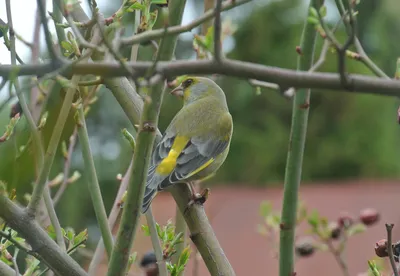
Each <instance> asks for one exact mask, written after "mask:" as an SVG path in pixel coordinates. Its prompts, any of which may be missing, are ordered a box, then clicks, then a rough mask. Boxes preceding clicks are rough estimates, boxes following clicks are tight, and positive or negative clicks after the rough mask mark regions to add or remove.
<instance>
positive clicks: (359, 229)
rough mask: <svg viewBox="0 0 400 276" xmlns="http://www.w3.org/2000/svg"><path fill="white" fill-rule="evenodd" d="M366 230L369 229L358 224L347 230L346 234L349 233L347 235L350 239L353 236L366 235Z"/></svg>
mask: <svg viewBox="0 0 400 276" xmlns="http://www.w3.org/2000/svg"><path fill="white" fill-rule="evenodd" d="M366 229H367V228H366V226H365V225H364V224H362V223H356V224H353V225H351V226H350V227H349V228H347V230H346V232H347V235H348V236H349V237H350V236H353V235H356V234H360V233H364V232H365V230H366Z"/></svg>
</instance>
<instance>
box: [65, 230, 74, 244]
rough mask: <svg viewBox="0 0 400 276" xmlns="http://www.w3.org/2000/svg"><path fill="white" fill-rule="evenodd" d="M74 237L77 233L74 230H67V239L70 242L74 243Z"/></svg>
mask: <svg viewBox="0 0 400 276" xmlns="http://www.w3.org/2000/svg"><path fill="white" fill-rule="evenodd" d="M74 237H75V231H74V229H72V228H68V229H67V236H66V238H67V239H68V240H69V241H70V242H73V241H74Z"/></svg>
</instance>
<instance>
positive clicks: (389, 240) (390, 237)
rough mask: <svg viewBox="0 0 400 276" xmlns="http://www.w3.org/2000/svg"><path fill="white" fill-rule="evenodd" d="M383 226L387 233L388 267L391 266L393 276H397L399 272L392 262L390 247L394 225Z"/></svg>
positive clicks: (391, 249)
mask: <svg viewBox="0 0 400 276" xmlns="http://www.w3.org/2000/svg"><path fill="white" fill-rule="evenodd" d="M385 226H386V232H387V252H388V255H389V261H390V265H391V266H392V269H393V273H394V276H399V271H398V270H397V266H396V263H395V261H394V255H393V247H392V230H393V227H394V224H388V223H386V224H385Z"/></svg>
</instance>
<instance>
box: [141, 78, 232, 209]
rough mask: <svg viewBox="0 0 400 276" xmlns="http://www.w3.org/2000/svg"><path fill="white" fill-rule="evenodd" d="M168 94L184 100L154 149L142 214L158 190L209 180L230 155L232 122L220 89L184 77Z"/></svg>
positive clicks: (210, 81) (204, 80)
mask: <svg viewBox="0 0 400 276" xmlns="http://www.w3.org/2000/svg"><path fill="white" fill-rule="evenodd" d="M171 94H173V95H175V96H177V97H179V98H183V107H182V108H181V110H180V111H179V112H178V113H177V114H176V115H175V117H174V118H173V119H172V121H171V123H170V124H169V126H168V128H167V129H166V131H165V134H164V135H163V137H162V138H161V140H160V142H159V143H158V144H157V146H156V147H155V148H154V151H153V154H152V158H151V161H150V165H149V170H148V174H147V182H146V189H145V192H144V198H143V205H142V213H145V212H146V211H147V209H148V208H149V206H150V204H151V202H152V200H153V198H154V197H155V195H156V194H157V192H158V191H161V190H164V189H166V188H168V187H170V186H171V185H174V184H177V183H188V184H190V183H191V182H192V181H199V180H205V179H207V178H210V177H211V176H212V175H214V174H215V172H216V171H217V170H218V169H219V167H220V166H221V165H222V164H223V163H224V161H225V159H226V157H227V155H228V152H229V146H230V142H231V137H232V132H233V122H232V116H231V114H230V113H229V109H228V105H227V103H226V98H225V94H224V92H223V91H222V89H221V88H220V87H219V86H218V85H217V84H216V83H215V82H214V81H212V80H210V79H208V78H203V77H185V78H184V79H183V80H182V82H181V84H180V85H179V86H178V87H176V88H175V89H173V90H172V91H171ZM192 193H193V190H192Z"/></svg>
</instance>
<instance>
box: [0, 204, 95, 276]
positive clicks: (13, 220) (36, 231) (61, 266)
mask: <svg viewBox="0 0 400 276" xmlns="http://www.w3.org/2000/svg"><path fill="white" fill-rule="evenodd" d="M0 216H1V217H2V218H3V219H5V220H6V221H7V223H8V225H9V226H10V227H11V228H12V229H14V230H15V231H17V232H18V233H19V234H20V235H21V236H22V237H23V238H25V239H26V240H27V242H28V243H29V244H30V245H31V247H32V251H33V252H34V253H35V254H36V255H39V256H40V257H41V259H42V260H43V261H44V262H45V263H46V265H47V266H49V267H50V268H51V269H52V270H53V271H54V272H55V273H56V275H69V276H87V274H86V273H85V271H84V270H83V269H82V268H81V267H80V266H79V264H78V263H76V262H75V261H74V260H73V259H72V258H71V257H70V256H68V254H67V253H66V252H64V251H62V249H61V248H60V247H59V246H58V245H57V244H56V243H55V242H54V241H53V240H52V239H51V238H50V237H49V235H48V234H47V233H46V232H45V231H44V230H43V229H42V228H41V227H40V226H39V225H38V223H37V222H36V221H35V220H33V219H32V218H31V217H30V216H29V215H28V214H27V213H26V212H24V210H23V209H22V208H20V207H18V206H17V205H15V204H14V203H13V202H11V201H10V200H9V199H8V198H6V197H3V196H1V197H0Z"/></svg>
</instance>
